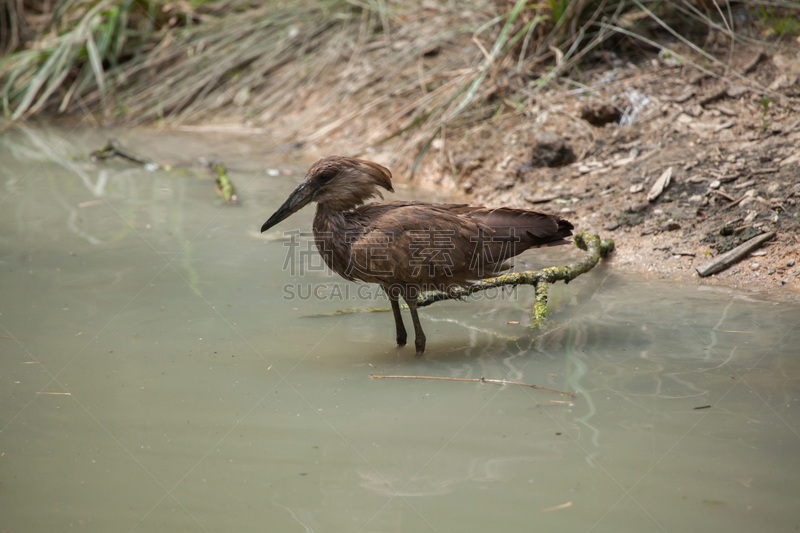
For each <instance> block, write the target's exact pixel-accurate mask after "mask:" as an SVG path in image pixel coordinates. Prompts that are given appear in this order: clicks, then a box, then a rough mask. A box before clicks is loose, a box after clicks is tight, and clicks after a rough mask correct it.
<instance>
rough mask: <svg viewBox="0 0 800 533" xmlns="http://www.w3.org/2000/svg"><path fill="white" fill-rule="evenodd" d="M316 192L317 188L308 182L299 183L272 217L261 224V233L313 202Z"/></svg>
mask: <svg viewBox="0 0 800 533" xmlns="http://www.w3.org/2000/svg"><path fill="white" fill-rule="evenodd" d="M314 192H316V188H314V186H313V185H310V184H308V183H307V182H303V183H301V184H300V185H298V186H297V188H295V190H293V191H292V194H290V195H289V198H287V199H286V201H285V202H283V205H282V206H280V207H279V208H278V210H277V211H275V213H273V214H272V216H271V217H269V220H267V221H266V222H264V225H262V226H261V233H264V232H265V231H267V230H268V229H269V228H271V227H272V226H274V225H276V224H277V223H278V222H280V221H281V220H284V219H285V218H288V217H289V216H290V215H292V214H293V213H296V212H297V211H299V210H300V209H301V208H302V207H303V206H305V205H306V204H308V203H309V202H311V200H312V198H313V197H314Z"/></svg>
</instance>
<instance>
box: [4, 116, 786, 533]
mask: <svg viewBox="0 0 800 533" xmlns="http://www.w3.org/2000/svg"><path fill="white" fill-rule="evenodd" d="M111 135H114V136H116V137H117V138H118V139H119V140H120V141H121V142H122V143H123V144H124V145H126V146H127V147H129V148H131V149H133V150H135V151H137V152H140V153H143V154H147V155H148V156H149V157H151V158H152V159H155V160H157V161H167V162H171V163H175V164H178V165H184V166H193V165H194V166H193V168H194V169H195V170H197V171H199V172H201V173H202V174H203V176H204V178H203V179H200V178H198V177H196V176H195V175H193V174H191V173H181V172H166V171H160V170H156V171H147V170H145V169H142V168H138V167H136V166H134V165H131V164H128V163H126V162H124V161H120V160H115V161H109V162H106V163H103V164H95V163H92V162H91V161H89V160H88V159H87V153H88V152H89V151H90V150H92V149H94V148H98V147H100V146H102V145H103V144H105V141H106V139H107V138H108V137H109V136H111ZM269 145H270V139H269V137H268V136H266V135H264V136H258V135H252V136H248V137H244V136H240V137H232V136H219V135H212V134H205V135H190V134H178V133H174V134H167V133H155V132H150V131H144V130H141V131H133V132H115V133H109V132H105V131H97V130H94V131H93V130H85V129H72V130H70V129H42V128H33V127H32V128H27V129H25V130H10V131H6V132H4V133H2V134H0V169H1V170H0V337H2V338H0V530H2V531H14V532H23V531H100V532H108V531H131V532H134V531H137V532H138V531H142V532H144V531H170V532H179V531H192V532H195V531H209V532H210V531H276V532H278V531H280V532H292V531H297V532H312V531H313V532H329V531H341V532H362V531H363V532H368V531H369V532H371V531H392V532H399V531H407V532H418V531H432V532H442V533H443V532H465V531H574V532H588V531H603V532H604V531H608V532H620V531H636V532H640V531H681V532H686V531H726V532H728V533H730V532H752V531H796V530H797V529H798V528H800V510H799V509H800V328H799V327H798V325H799V324H800V305H798V304H796V303H794V304H793V303H775V302H772V301H769V300H768V299H759V298H758V297H754V296H753V295H751V294H748V293H742V292H736V291H731V290H722V289H709V288H701V287H695V286H684V287H676V286H675V285H674V284H666V283H656V282H643V281H640V280H637V279H634V278H630V277H624V276H621V275H619V274H618V273H616V272H615V271H614V269H613V267H609V266H602V267H598V268H597V269H595V270H594V271H592V272H591V273H589V274H587V275H585V276H582V277H581V278H579V279H577V280H576V281H574V282H573V283H571V284H570V285H569V286H565V285H563V284H560V285H557V286H555V287H554V288H553V289H552V293H551V306H550V316H551V319H552V325H553V328H552V329H551V330H550V332H549V333H547V334H545V335H542V334H538V335H530V334H528V333H527V332H526V328H525V323H526V321H527V320H528V316H529V315H528V311H527V309H528V308H529V307H530V305H531V303H532V294H531V291H530V290H526V289H524V288H523V289H520V290H519V291H517V292H516V293H511V294H502V295H501V294H489V295H486V296H484V297H482V298H480V299H476V300H474V301H471V302H469V303H453V302H447V303H441V304H437V305H434V306H432V307H429V308H427V309H425V310H423V311H422V312H421V315H422V321H423V325H424V326H425V331H426V333H427V336H428V351H427V353H426V354H425V356H424V357H415V356H414V353H413V348H405V349H397V348H395V346H394V344H393V336H394V327H393V324H392V318H391V315H390V314H386V313H370V314H358V315H349V316H333V317H325V318H303V316H305V315H309V314H315V313H324V312H331V311H335V310H337V309H343V308H350V307H372V306H383V305H386V302H385V301H384V300H382V299H378V298H374V295H375V294H376V292H375V290H374V288H372V287H369V286H359V285H355V284H351V283H346V282H343V281H341V280H339V279H338V278H336V277H335V276H330V275H329V274H328V273H326V272H325V271H324V270H322V269H320V268H318V267H319V264H320V263H319V258H318V256H316V254H315V252H313V247H309V246H311V245H310V243H309V241H308V240H307V239H305V237H302V236H301V237H300V238H299V239H297V240H296V241H291V240H286V239H284V238H283V235H284V232H285V231H291V230H302V231H303V232H306V231H308V230H309V228H310V220H311V216H312V214H313V210H312V209H306V210H305V211H303V212H301V213H299V214H297V215H295V216H294V217H292V218H291V219H289V220H287V221H286V222H284V223H282V224H281V225H280V226H279V227H277V228H276V229H275V230H274V231H271V232H270V233H269V234H268V235H266V236H262V235H260V234H259V233H258V229H259V227H260V225H261V223H262V222H263V221H264V220H265V219H266V217H267V216H268V215H269V214H271V213H272V211H273V210H274V209H275V208H276V207H277V206H278V205H279V204H280V203H281V202H282V200H283V199H284V197H285V195H286V194H287V193H288V192H289V191H290V190H291V189H292V188H293V186H294V184H295V183H296V182H297V181H298V180H299V179H300V175H301V174H302V172H303V170H304V169H305V167H306V166H307V164H308V163H309V161H308V160H303V159H300V158H296V157H293V156H290V155H287V154H280V153H277V152H275V151H270V150H269V149H268V147H269ZM201 156H202V157H205V158H207V159H215V160H220V161H223V162H225V163H226V164H228V166H229V169H230V175H231V177H232V178H233V180H234V183H235V184H236V185H237V187H238V188H239V191H240V197H241V200H242V205H241V206H239V207H231V206H225V205H222V204H221V202H220V201H219V200H218V199H217V198H216V196H215V195H214V192H213V181H212V180H211V178H210V174H205V171H204V170H203V169H202V168H201V167H199V166H197V165H196V161H197V158H198V157H201ZM411 194H413V192H412V191H409V190H407V189H403V188H400V187H399V188H398V197H404V196H407V195H411ZM295 243H296V245H294V244H295ZM578 255H579V252H578V251H577V250H572V249H566V248H562V249H558V250H548V251H546V252H544V253H539V254H531V255H530V256H525V257H524V258H523V261H524V262H525V263H526V265H525V267H531V268H538V267H541V266H544V265H546V264H548V263H559V264H560V263H563V262H565V261H570V260H572V259H574V258H576V257H578ZM370 297H372V298H370ZM406 320H407V323H409V321H408V318H407V319H406ZM515 322H519V323H518V324H515ZM371 373H373V374H407V375H420V376H449V377H457V378H480V377H486V378H492V379H509V380H515V381H522V382H526V383H533V384H538V385H542V386H547V387H552V388H556V389H563V390H569V391H572V392H575V393H577V397H576V398H575V400H573V401H569V399H568V398H565V397H562V396H559V395H557V394H553V393H549V392H544V391H540V390H533V389H530V388H526V387H520V386H498V385H493V384H480V383H466V382H448V381H430V380H390V379H371V378H370V374H371Z"/></svg>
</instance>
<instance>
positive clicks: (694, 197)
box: [688, 194, 704, 204]
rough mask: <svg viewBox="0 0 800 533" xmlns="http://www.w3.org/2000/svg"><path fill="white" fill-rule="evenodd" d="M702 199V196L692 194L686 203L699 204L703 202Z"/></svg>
mask: <svg viewBox="0 0 800 533" xmlns="http://www.w3.org/2000/svg"><path fill="white" fill-rule="evenodd" d="M703 198H704V196H703V195H702V194H693V195H692V196H690V197H689V200H688V201H689V203H690V204H699V203H700V202H702V201H703Z"/></svg>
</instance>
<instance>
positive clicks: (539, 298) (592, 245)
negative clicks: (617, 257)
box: [417, 233, 614, 328]
mask: <svg viewBox="0 0 800 533" xmlns="http://www.w3.org/2000/svg"><path fill="white" fill-rule="evenodd" d="M573 241H574V242H575V246H577V247H578V248H580V249H581V250H583V251H585V252H586V255H585V256H584V257H583V259H581V260H579V261H575V262H574V263H570V264H569V265H564V266H554V267H548V268H544V269H542V270H526V271H523V272H509V273H508V274H501V275H500V276H497V277H494V278H488V279H484V280H481V281H478V282H475V283H474V284H472V285H470V286H468V287H462V288H457V289H455V290H452V291H449V292H441V291H431V292H426V293H423V294H421V295H420V297H419V298H418V299H417V307H425V306H426V305H430V304H432V303H434V302H440V301H442V300H453V299H461V298H465V297H467V296H469V295H471V294H474V293H476V292H480V291H485V290H486V289H493V288H495V287H502V286H505V285H511V286H516V285H533V286H534V289H535V290H536V299H535V300H534V303H533V320H532V322H531V327H532V328H536V327H539V326H540V325H541V323H542V322H543V321H544V319H545V318H546V317H547V289H548V287H549V285H550V284H551V283H555V282H556V281H563V282H564V283H569V282H570V281H572V280H573V279H575V278H577V277H578V276H580V275H581V274H584V273H586V272H588V271H590V270H591V269H592V268H594V266H595V265H596V264H597V263H598V261H600V258H601V257H605V256H607V255H608V254H610V253H611V252H612V251H613V250H614V241H613V240H611V239H606V240H604V241H601V240H600V237H598V236H597V235H592V234H591V233H578V234H576V235H575V236H574V237H573Z"/></svg>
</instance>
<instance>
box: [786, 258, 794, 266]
mask: <svg viewBox="0 0 800 533" xmlns="http://www.w3.org/2000/svg"><path fill="white" fill-rule="evenodd" d="M794 263H795V260H794V259H789V260H788V261H786V266H787V267H793V266H794Z"/></svg>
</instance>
